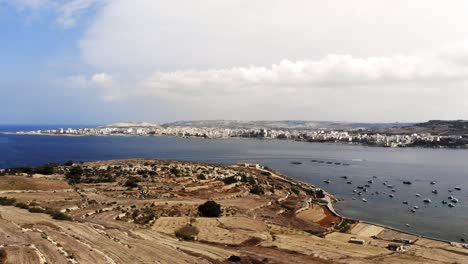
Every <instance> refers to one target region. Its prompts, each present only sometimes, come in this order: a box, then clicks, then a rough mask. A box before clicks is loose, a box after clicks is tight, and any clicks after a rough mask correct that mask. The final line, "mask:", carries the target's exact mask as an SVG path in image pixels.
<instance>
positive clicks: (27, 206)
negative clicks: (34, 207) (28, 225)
mask: <svg viewBox="0 0 468 264" xmlns="http://www.w3.org/2000/svg"><path fill="white" fill-rule="evenodd" d="M15 206H16V207H18V208H21V209H29V205H27V204H25V203H16V204H15Z"/></svg>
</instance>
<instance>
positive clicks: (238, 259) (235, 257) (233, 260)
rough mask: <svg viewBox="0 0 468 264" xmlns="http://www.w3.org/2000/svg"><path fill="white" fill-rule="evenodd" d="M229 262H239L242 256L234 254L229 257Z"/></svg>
mask: <svg viewBox="0 0 468 264" xmlns="http://www.w3.org/2000/svg"><path fill="white" fill-rule="evenodd" d="M228 261H229V262H239V261H241V258H240V257H239V256H235V255H232V256H230V257H229V258H228Z"/></svg>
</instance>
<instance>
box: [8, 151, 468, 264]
mask: <svg viewBox="0 0 468 264" xmlns="http://www.w3.org/2000/svg"><path fill="white" fill-rule="evenodd" d="M0 175H1V176H0V263H2V264H3V263H41V264H44V263H49V264H50V263H96V264H97V263H376V262H380V263H466V259H467V258H468V249H465V248H463V245H462V244H454V243H452V244H450V243H446V242H439V241H434V240H429V239H424V238H420V237H416V236H413V235H409V234H404V233H401V232H398V231H393V230H389V229H386V228H383V227H378V226H373V225H368V224H364V223H358V222H356V221H353V220H349V219H343V218H342V217H340V216H338V215H337V214H336V213H334V210H333V207H332V206H331V205H332V201H333V199H334V198H333V196H331V195H329V194H327V193H326V192H324V191H322V190H321V189H318V188H316V187H314V186H312V185H310V184H306V183H303V182H299V181H296V180H292V179H289V178H287V177H286V176H284V175H281V174H280V173H278V172H276V171H273V170H271V169H269V168H264V167H262V166H260V165H255V164H237V165H225V166H221V165H213V164H205V163H193V162H179V161H161V160H142V159H134V160H113V161H98V162H91V163H82V164H74V163H73V162H71V161H70V162H67V163H66V164H63V165H60V164H47V165H44V166H41V167H38V168H27V167H26V168H11V169H7V170H1V171H0Z"/></svg>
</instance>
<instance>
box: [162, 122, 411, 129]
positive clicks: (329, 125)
mask: <svg viewBox="0 0 468 264" xmlns="http://www.w3.org/2000/svg"><path fill="white" fill-rule="evenodd" d="M406 125H411V124H409V123H403V124H400V123H351V122H332V121H305V120H268V121H266V120H259V121H237V120H197V121H176V122H171V123H166V124H163V125H162V126H163V127H182V126H183V127H209V128H210V127H213V128H214V127H218V128H244V129H255V128H267V129H304V130H308V129H311V130H312V129H336V130H355V129H360V128H362V129H370V128H375V129H377V128H389V127H401V126H406Z"/></svg>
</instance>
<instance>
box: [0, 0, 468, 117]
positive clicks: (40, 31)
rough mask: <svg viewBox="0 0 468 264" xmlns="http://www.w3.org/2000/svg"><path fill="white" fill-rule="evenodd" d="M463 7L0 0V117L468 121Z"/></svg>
mask: <svg viewBox="0 0 468 264" xmlns="http://www.w3.org/2000/svg"><path fill="white" fill-rule="evenodd" d="M466 10H468V3H467V2H466V1H462V0H454V1H450V3H442V1H433V0H415V1H403V0H396V1H392V2H391V3H390V2H389V1H383V0H377V1H375V0H357V1H353V3H343V2H342V1H338V0H331V1H308V0H291V1H287V2H286V1H280V0H257V1H254V2H252V1H247V0H225V1H218V0H200V1H192V0H173V1H164V0H135V1H127V0H0V59H1V62H2V63H0V94H1V101H0V102H1V105H0V112H1V113H2V115H0V124H7V123H9V124H12V123H16V124H41V123H42V124H44V123H47V124H60V123H62V124H63V123H75V124H103V123H111V122H120V121H130V120H132V121H150V122H165V121H171V120H190V119H248V120H258V119H269V120H272V119H296V120H297V119H305V120H335V121H356V122H389V121H392V122H393V121H400V122H405V121H424V120H427V119H468V107H466V103H465V101H466V100H465V99H464V98H468V88H467V87H468V41H467V36H468V18H467V16H466ZM447 95H454V96H447ZM408 109H410V111H408Z"/></svg>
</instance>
